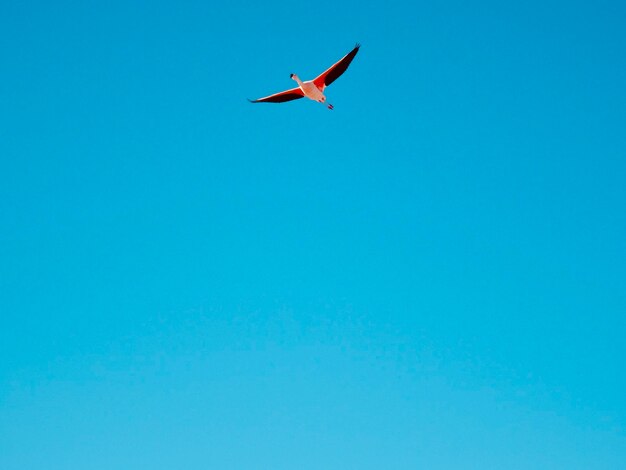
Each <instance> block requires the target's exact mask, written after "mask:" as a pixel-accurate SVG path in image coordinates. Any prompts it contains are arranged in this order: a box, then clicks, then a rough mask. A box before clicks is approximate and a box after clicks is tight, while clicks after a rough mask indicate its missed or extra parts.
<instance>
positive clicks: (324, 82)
mask: <svg viewBox="0 0 626 470" xmlns="http://www.w3.org/2000/svg"><path fill="white" fill-rule="evenodd" d="M359 47H361V45H360V44H357V45H356V46H354V49H352V50H351V51H350V52H348V53H347V54H346V55H345V56H343V57H342V58H341V59H340V60H339V62H337V63H335V64H333V65H332V66H331V67H330V68H329V69H328V70H326V71H325V72H324V73H322V74H321V75H319V76H318V77H316V78H315V80H313V83H315V86H316V87H317V88H318V89H320V90H322V91H323V90H324V88H325V87H327V86H328V85H330V84H331V83H333V82H334V81H335V80H337V79H338V78H339V77H340V76H341V74H343V73H344V72H345V71H346V70H347V69H348V66H349V65H350V62H352V59H354V56H355V55H356V53H357V52H359Z"/></svg>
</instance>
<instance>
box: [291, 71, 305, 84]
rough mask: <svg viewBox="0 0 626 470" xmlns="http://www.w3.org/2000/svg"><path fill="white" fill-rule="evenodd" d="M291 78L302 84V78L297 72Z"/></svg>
mask: <svg viewBox="0 0 626 470" xmlns="http://www.w3.org/2000/svg"><path fill="white" fill-rule="evenodd" d="M291 78H293V79H294V80H295V81H296V82H297V83H298V85H300V86H302V80H300V77H298V76H297V75H296V74H295V73H294V74H293V77H291Z"/></svg>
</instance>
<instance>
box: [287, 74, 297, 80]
mask: <svg viewBox="0 0 626 470" xmlns="http://www.w3.org/2000/svg"><path fill="white" fill-rule="evenodd" d="M289 78H291V79H292V80H295V81H296V82H297V81H298V76H297V75H296V74H295V73H292V74H291V75H289Z"/></svg>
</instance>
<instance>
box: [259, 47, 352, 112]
mask: <svg viewBox="0 0 626 470" xmlns="http://www.w3.org/2000/svg"><path fill="white" fill-rule="evenodd" d="M359 47H361V45H360V44H357V45H356V46H354V49H352V50H351V51H350V52H348V53H347V54H346V55H345V56H343V57H342V58H341V59H339V61H338V62H336V63H335V64H333V65H332V66H330V68H329V69H328V70H326V71H325V72H324V73H322V74H320V75H318V76H317V77H316V78H314V79H313V80H307V81H306V82H303V81H302V80H300V78H299V77H298V76H297V75H296V74H295V73H292V74H291V75H290V78H291V79H292V80H295V81H296V82H297V83H298V86H297V87H296V88H291V89H290V90H285V91H281V92H280V93H274V94H273V95H269V96H266V97H264V98H259V99H258V100H248V101H250V103H284V102H286V101H292V100H298V99H300V98H304V97H307V98H309V99H310V100H313V101H317V102H318V103H323V104H324V103H325V104H326V106H327V107H328V109H333V105H332V104H330V103H326V97H325V96H324V89H325V88H326V87H327V86H328V85H330V84H331V83H333V82H334V81H335V80H337V79H338V78H339V77H340V76H341V75H342V74H343V73H344V72H345V71H346V70H347V69H348V66H349V65H350V62H352V59H354V56H355V55H356V53H357V52H359Z"/></svg>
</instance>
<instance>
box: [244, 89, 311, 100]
mask: <svg viewBox="0 0 626 470" xmlns="http://www.w3.org/2000/svg"><path fill="white" fill-rule="evenodd" d="M303 96H304V93H302V90H301V89H300V88H292V89H291V90H286V91H281V92H280V93H274V94H273V95H269V96H266V97H265V98H259V99H258V100H248V101H249V102H250V103H284V102H285V101H292V100H297V99H300V98H302V97H303Z"/></svg>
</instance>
